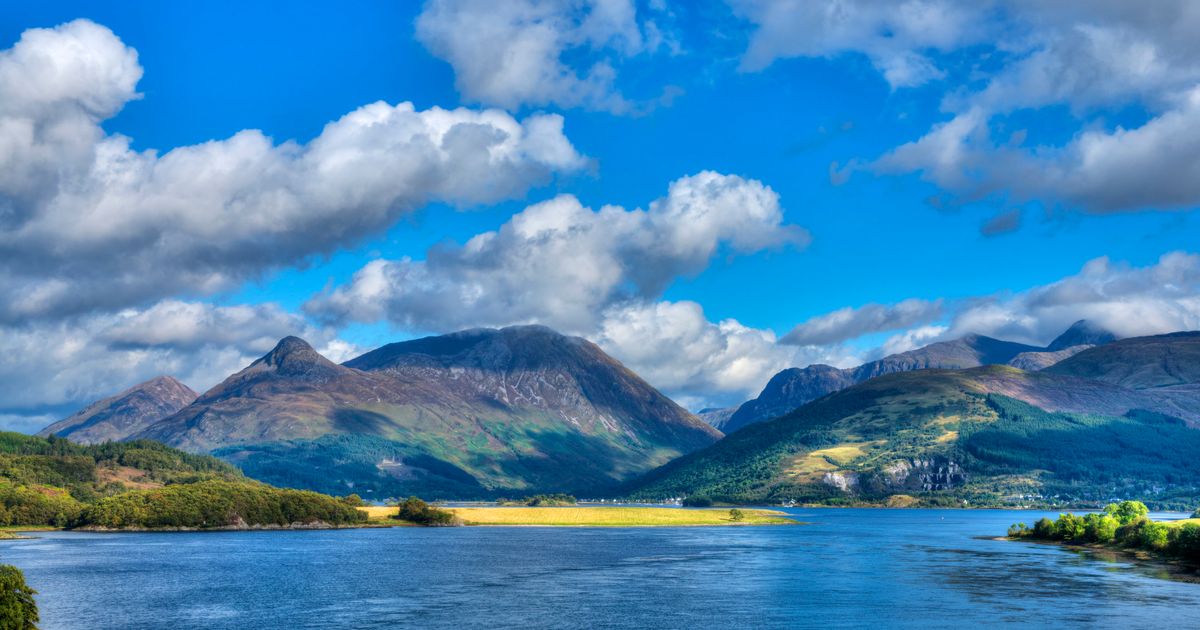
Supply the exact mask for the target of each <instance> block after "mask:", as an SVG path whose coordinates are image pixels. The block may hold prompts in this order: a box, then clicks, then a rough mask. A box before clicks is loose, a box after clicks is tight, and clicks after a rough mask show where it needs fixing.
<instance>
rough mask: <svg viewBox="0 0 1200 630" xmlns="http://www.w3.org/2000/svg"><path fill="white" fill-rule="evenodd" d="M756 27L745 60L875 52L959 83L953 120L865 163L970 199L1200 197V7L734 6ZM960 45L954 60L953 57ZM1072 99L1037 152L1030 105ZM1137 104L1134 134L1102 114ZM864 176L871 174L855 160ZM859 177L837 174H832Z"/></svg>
mask: <svg viewBox="0 0 1200 630" xmlns="http://www.w3.org/2000/svg"><path fill="white" fill-rule="evenodd" d="M729 2H730V4H731V6H732V7H733V9H734V12H735V13H736V14H738V15H741V16H742V17H743V18H745V19H746V20H748V21H749V22H750V23H752V24H753V29H754V30H753V32H752V34H751V38H750V43H749V46H748V48H747V50H746V53H745V56H744V59H743V68H744V69H747V70H757V69H761V68H763V67H765V66H767V65H769V64H770V63H772V62H773V61H774V60H776V59H780V58H786V57H797V56H804V57H832V56H837V55H840V54H843V53H848V52H853V53H860V54H863V55H865V56H866V57H867V58H868V59H870V60H871V62H872V64H873V65H874V66H875V67H876V69H877V70H878V71H879V72H880V73H881V74H882V76H883V77H884V78H885V79H886V80H887V81H888V82H889V83H890V84H891V85H892V87H893V88H901V87H907V86H915V85H920V84H923V83H927V82H929V81H933V80H937V79H941V78H947V77H948V75H947V70H948V67H943V64H961V63H962V61H963V59H964V58H965V59H967V60H970V62H971V64H972V68H973V71H972V73H971V75H970V77H969V78H968V79H966V80H960V79H951V78H947V82H950V81H951V80H954V81H961V82H960V83H953V84H951V85H948V86H947V89H946V92H945V97H944V100H943V109H944V110H945V111H946V112H947V113H948V114H949V119H948V120H946V121H943V122H941V123H939V124H937V125H935V126H933V127H932V128H931V129H929V130H928V132H927V133H925V134H924V135H923V136H922V137H921V138H919V139H917V140H914V141H912V142H910V143H907V144H904V145H902V146H900V147H898V148H897V149H895V150H894V151H891V152H888V153H886V154H885V155H883V156H882V157H881V158H880V159H878V160H877V161H875V162H873V163H871V164H869V165H866V168H868V169H869V170H874V171H875V172H880V173H908V172H917V173H920V174H921V175H922V176H923V177H925V178H926V179H927V180H929V181H931V182H933V183H935V184H937V185H938V186H940V187H942V188H945V189H947V190H948V191H951V192H953V193H955V194H957V195H960V196H961V197H962V199H963V200H965V201H973V200H978V199H981V198H984V197H988V196H990V195H993V194H1000V195H1003V196H1011V197H1014V198H1016V199H1018V200H1038V201H1044V202H1048V203H1050V204H1052V205H1061V206H1064V207H1068V208H1076V209H1082V210H1084V211H1087V212H1095V213H1110V212H1124V211H1136V210H1144V209H1181V208H1192V207H1195V206H1197V205H1198V204H1200V184H1198V183H1197V182H1200V171H1197V168H1200V167H1197V165H1198V164H1200V38H1197V37H1196V36H1195V33H1196V32H1198V31H1200V7H1198V5H1196V3H1195V2H1190V1H1189V0H1164V1H1162V2H1156V3H1154V4H1153V6H1143V5H1137V4H1131V3H1128V2H1122V1H1119V0H1099V1H1085V0H1064V1H1061V2H1034V1H1030V0H994V1H988V2H980V3H962V2H950V1H949V0H907V1H905V2H901V3H899V4H897V3H893V2H883V1H881V0H813V1H801V0H795V1H778V2H777V1H767V0H761V1H760V0H729ZM950 52H954V53H956V55H954V56H948V55H945V54H942V53H950ZM1057 106H1065V108H1066V109H1068V110H1069V111H1070V112H1071V113H1072V114H1073V116H1074V117H1075V118H1076V119H1077V131H1076V133H1075V134H1074V136H1073V137H1071V138H1070V139H1068V140H1066V141H1062V142H1060V141H1058V140H1055V141H1054V143H1049V144H1034V145H1031V146H1025V143H1024V139H1025V135H1026V134H1025V133H1024V131H1023V130H1018V131H1017V132H1016V133H1012V132H1011V131H1005V132H1003V133H1000V129H1001V128H1002V125H1005V124H1008V123H1009V121H1007V120H1005V118H1004V117H1005V116H1006V115H1008V114H1010V113H1013V112H1015V111H1018V110H1029V109H1041V108H1046V107H1057ZM1130 106H1136V107H1139V108H1142V109H1144V110H1145V111H1146V112H1147V114H1148V116H1147V119H1146V120H1145V121H1144V122H1140V123H1138V124H1137V125H1136V126H1132V127H1122V126H1115V127H1114V126H1112V125H1111V124H1106V122H1105V115H1106V114H1110V113H1113V112H1118V111H1120V110H1121V109H1122V108H1127V107H1130ZM854 170H859V169H858V168H856V169H854ZM846 175H847V171H837V170H831V177H833V178H834V180H835V181H841V180H844V178H845V177H846Z"/></svg>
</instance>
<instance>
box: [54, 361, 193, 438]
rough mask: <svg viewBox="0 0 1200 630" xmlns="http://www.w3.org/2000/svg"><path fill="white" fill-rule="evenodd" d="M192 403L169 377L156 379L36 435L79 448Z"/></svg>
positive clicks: (188, 393) (189, 393)
mask: <svg viewBox="0 0 1200 630" xmlns="http://www.w3.org/2000/svg"><path fill="white" fill-rule="evenodd" d="M195 399H196V392H194V391H192V389H191V388H190V387H188V386H187V385H184V384H183V383H180V382H179V381H177V380H175V379H174V378H172V377H170V376H159V377H156V378H153V379H150V380H148V381H146V382H145V383H140V384H138V385H134V386H133V387H131V388H129V389H127V390H125V391H123V392H121V393H119V394H117V395H116V396H112V397H109V398H105V399H104V400H100V401H97V402H94V403H92V404H91V405H88V406H87V407H86V408H84V409H82V410H80V411H78V412H76V413H75V414H73V415H71V416H70V417H67V418H64V419H62V420H59V421H58V422H55V423H54V424H52V425H50V426H48V427H46V428H45V429H42V430H41V431H39V432H38V435H39V436H40V437H49V436H51V435H57V436H59V437H65V438H70V439H71V441H73V442H78V443H80V444H96V443H99V442H109V441H114V440H120V439H123V438H125V437H127V436H129V435H132V434H134V433H137V432H139V431H141V430H142V429H145V428H146V427H148V426H150V425H151V424H153V423H155V422H157V421H158V420H161V419H163V418H165V417H167V416H169V415H171V414H173V413H175V412H176V411H179V410H180V409H183V408H184V407H186V406H187V405H189V404H191V403H192V401H193V400H195Z"/></svg>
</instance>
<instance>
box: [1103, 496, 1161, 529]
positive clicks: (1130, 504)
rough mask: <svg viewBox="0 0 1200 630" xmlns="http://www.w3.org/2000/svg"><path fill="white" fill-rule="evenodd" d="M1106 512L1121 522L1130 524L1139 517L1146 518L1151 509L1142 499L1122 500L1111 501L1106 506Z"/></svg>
mask: <svg viewBox="0 0 1200 630" xmlns="http://www.w3.org/2000/svg"><path fill="white" fill-rule="evenodd" d="M1104 513H1105V514H1109V515H1111V516H1112V517H1114V518H1116V519H1117V522H1118V523H1119V524H1121V525H1128V524H1129V523H1132V522H1134V521H1136V520H1138V519H1143V518H1146V515H1147V514H1149V513H1150V509H1149V508H1147V507H1146V504H1145V503H1142V502H1141V501H1122V502H1120V503H1109V504H1108V505H1107V506H1105V508H1104Z"/></svg>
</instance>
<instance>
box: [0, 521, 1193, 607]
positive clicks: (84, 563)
mask: <svg viewBox="0 0 1200 630" xmlns="http://www.w3.org/2000/svg"><path fill="white" fill-rule="evenodd" d="M790 511H791V512H792V513H794V514H796V515H797V518H798V519H800V520H803V521H807V522H809V523H811V524H810V525H805V526H795V527H740V528H679V529H587V528H582V529H577V528H561V529H555V528H528V527H522V528H456V529H412V528H403V529H392V530H342V531H324V532H322V531H316V532H222V533H204V534H200V533H190V534H122V535H115V534H108V535H105V534H85V533H64V532H50V533H44V534H36V535H37V536H39V537H40V539H39V540H35V541H14V542H5V543H3V544H0V559H2V560H3V561H5V562H10V563H13V564H16V565H17V566H19V567H21V568H22V569H23V570H24V571H25V572H26V577H27V578H28V580H29V581H30V583H31V584H32V585H33V586H34V588H36V589H38V590H39V591H40V593H41V594H40V595H39V596H38V601H39V604H40V605H41V608H42V612H43V621H44V623H43V627H44V628H47V629H51V630H52V629H55V628H172V629H174V630H189V629H192V628H325V627H345V628H374V627H379V628H383V627H397V626H413V625H422V626H430V627H454V628H489V629H494V628H506V627H522V628H543V627H546V628H550V627H603V628H642V627H658V628H694V627H699V626H705V627H709V626H716V627H729V626H743V627H771V628H797V627H801V628H803V627H819V628H823V629H825V628H859V627H900V628H962V627H964V626H970V625H977V626H997V625H1018V626H1023V627H1047V626H1058V627H1081V626H1082V627H1088V626H1094V627H1100V626H1106V627H1112V626H1115V625H1124V626H1127V627H1150V626H1167V625H1171V626H1177V627H1197V626H1200V585H1197V584H1187V583H1180V582H1174V581H1166V580H1160V579H1155V578H1154V577H1153V576H1151V575H1148V570H1147V568H1146V567H1140V566H1134V565H1132V564H1130V563H1128V562H1125V561H1121V560H1119V559H1117V560H1113V559H1109V560H1107V561H1106V560H1101V559H1096V558H1093V557H1091V555H1090V554H1080V553H1073V552H1070V551H1067V550H1064V549H1062V548H1059V547H1054V546H1046V545H1034V544H1025V543H1014V542H1008V541H998V540H994V539H991V538H988V537H989V536H994V535H997V534H1001V533H1003V532H1004V531H1005V530H1006V528H1007V527H1008V525H1009V524H1011V523H1012V522H1014V521H1026V522H1031V521H1032V520H1036V519H1037V518H1038V517H1040V516H1041V515H1040V514H1032V515H1031V514H1030V513H1028V512H1003V511H986V510H979V511H948V510H947V511H940V510H939V511H929V510H805V509H796V510H790Z"/></svg>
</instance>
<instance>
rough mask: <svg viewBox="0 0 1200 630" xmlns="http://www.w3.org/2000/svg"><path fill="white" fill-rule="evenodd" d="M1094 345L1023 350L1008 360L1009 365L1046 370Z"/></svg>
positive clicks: (1020, 368) (1030, 370) (1031, 369)
mask: <svg viewBox="0 0 1200 630" xmlns="http://www.w3.org/2000/svg"><path fill="white" fill-rule="evenodd" d="M1093 347H1095V346H1090V345H1086V344H1084V345H1079V346H1069V347H1066V348H1063V349H1062V350H1044V351H1042V352H1022V353H1021V354H1018V355H1017V356H1015V357H1013V358H1012V359H1010V360H1009V361H1008V362H1007V365H1011V366H1012V367H1015V368H1017V369H1018V370H1025V371H1026V372H1036V371H1038V370H1044V369H1046V368H1048V367H1050V366H1051V365H1054V364H1055V363H1059V362H1061V361H1064V360H1066V359H1069V358H1071V357H1073V356H1075V355H1077V354H1079V353H1080V352H1083V351H1084V350H1087V349H1088V348H1093Z"/></svg>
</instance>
